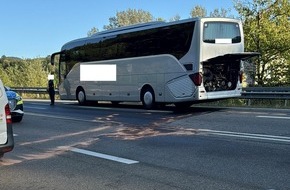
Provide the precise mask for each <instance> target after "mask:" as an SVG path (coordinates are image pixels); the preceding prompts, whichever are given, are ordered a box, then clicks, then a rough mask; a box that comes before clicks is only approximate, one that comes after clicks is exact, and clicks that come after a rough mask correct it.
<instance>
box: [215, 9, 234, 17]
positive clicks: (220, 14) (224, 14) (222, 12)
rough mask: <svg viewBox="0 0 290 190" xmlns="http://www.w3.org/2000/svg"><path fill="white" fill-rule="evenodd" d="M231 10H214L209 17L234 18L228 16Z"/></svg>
mask: <svg viewBox="0 0 290 190" xmlns="http://www.w3.org/2000/svg"><path fill="white" fill-rule="evenodd" d="M230 12H231V9H224V8H221V9H214V10H213V12H211V13H210V17H229V18H234V16H233V15H230Z"/></svg>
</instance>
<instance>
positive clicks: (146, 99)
mask: <svg viewBox="0 0 290 190" xmlns="http://www.w3.org/2000/svg"><path fill="white" fill-rule="evenodd" d="M142 104H143V107H144V108H145V109H152V108H153V107H154V106H155V97H154V92H153V90H152V89H150V88H147V89H145V90H144V91H143V93H142Z"/></svg>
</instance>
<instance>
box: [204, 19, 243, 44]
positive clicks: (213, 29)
mask: <svg viewBox="0 0 290 190" xmlns="http://www.w3.org/2000/svg"><path fill="white" fill-rule="evenodd" d="M217 39H224V40H229V42H230V43H240V42H241V33H240V29H239V25H238V24H237V23H230V22H206V23H205V24H204V30H203V41H204V42H206V43H217Z"/></svg>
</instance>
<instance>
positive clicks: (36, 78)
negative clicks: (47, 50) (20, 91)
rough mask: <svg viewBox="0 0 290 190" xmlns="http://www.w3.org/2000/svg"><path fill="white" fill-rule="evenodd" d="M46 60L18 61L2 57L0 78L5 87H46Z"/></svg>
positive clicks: (47, 71) (17, 59)
mask: <svg viewBox="0 0 290 190" xmlns="http://www.w3.org/2000/svg"><path fill="white" fill-rule="evenodd" d="M48 61H49V60H48V58H37V59H25V60H23V59H19V58H7V57H2V58H1V59H0V77H1V79H2V81H3V83H4V84H5V85H7V86H25V87H29V86H30V87H46V85H47V75H48V73H49V70H48V68H49V67H48Z"/></svg>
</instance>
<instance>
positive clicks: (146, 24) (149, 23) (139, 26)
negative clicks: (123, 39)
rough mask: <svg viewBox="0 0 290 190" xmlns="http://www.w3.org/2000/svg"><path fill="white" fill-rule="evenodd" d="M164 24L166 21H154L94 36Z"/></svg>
mask: <svg viewBox="0 0 290 190" xmlns="http://www.w3.org/2000/svg"><path fill="white" fill-rule="evenodd" d="M163 23H165V22H164V21H153V22H146V23H139V24H133V25H129V26H122V27H118V28H114V29H109V30H105V31H101V32H97V33H95V34H93V35H92V36H98V35H103V34H109V33H114V32H120V31H126V30H130V29H137V28H138V29H139V28H143V27H146V26H152V25H158V24H163Z"/></svg>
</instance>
